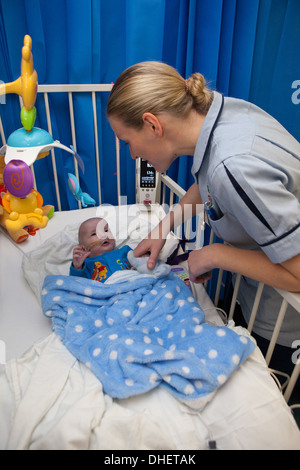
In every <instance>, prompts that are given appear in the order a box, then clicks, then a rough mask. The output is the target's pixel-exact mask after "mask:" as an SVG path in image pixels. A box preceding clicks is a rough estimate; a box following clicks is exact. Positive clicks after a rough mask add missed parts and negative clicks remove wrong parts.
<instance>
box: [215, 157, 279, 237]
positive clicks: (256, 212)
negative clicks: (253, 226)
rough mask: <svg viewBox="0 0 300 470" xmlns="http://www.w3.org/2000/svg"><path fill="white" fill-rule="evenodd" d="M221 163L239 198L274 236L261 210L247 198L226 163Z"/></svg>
mask: <svg viewBox="0 0 300 470" xmlns="http://www.w3.org/2000/svg"><path fill="white" fill-rule="evenodd" d="M223 165H224V168H225V170H226V173H227V176H228V178H229V180H230V181H231V183H232V185H233V187H234V189H235V190H236V192H237V193H238V195H239V196H240V197H241V199H242V200H243V201H244V203H245V204H246V206H247V207H248V208H249V209H250V211H251V212H252V213H253V214H254V215H255V216H256V217H257V218H258V219H259V220H260V221H261V223H262V224H264V226H265V227H267V229H269V230H270V231H271V232H272V233H273V235H275V236H276V234H275V233H274V231H273V230H272V227H270V225H269V224H268V222H267V221H266V219H265V218H264V216H263V215H262V214H261V212H260V211H259V210H258V209H257V207H256V206H255V205H254V203H253V202H252V201H251V199H250V198H249V196H248V195H247V193H246V192H245V191H244V190H243V188H242V187H241V185H240V184H239V183H238V182H237V180H236V179H235V178H234V176H233V175H232V174H231V173H230V171H229V170H228V168H226V165H225V164H224V163H223Z"/></svg>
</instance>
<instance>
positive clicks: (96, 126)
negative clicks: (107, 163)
mask: <svg viewBox="0 0 300 470" xmlns="http://www.w3.org/2000/svg"><path fill="white" fill-rule="evenodd" d="M92 103H93V116H94V134H95V152H96V156H95V158H96V170H97V187H98V198H99V205H100V204H101V203H102V200H101V178H100V159H99V143H98V122H97V104H96V92H95V91H93V92H92Z"/></svg>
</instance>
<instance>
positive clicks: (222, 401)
mask: <svg viewBox="0 0 300 470" xmlns="http://www.w3.org/2000/svg"><path fill="white" fill-rule="evenodd" d="M122 210H125V209H122ZM91 215H93V211H91V210H90V209H88V210H85V211H73V213H70V212H69V213H63V214H56V215H55V216H54V218H53V219H52V220H51V221H50V223H49V225H48V227H47V228H46V229H44V230H42V231H39V232H38V234H37V235H36V237H34V238H32V239H31V240H30V242H29V243H27V244H26V243H25V244H24V245H20V246H16V245H15V244H13V243H12V242H11V241H10V240H9V239H8V238H7V237H6V236H5V235H4V234H3V233H1V234H0V251H1V259H2V263H1V266H0V280H1V283H0V285H1V314H0V340H1V344H2V345H3V344H5V346H6V361H7V363H6V364H5V365H3V366H1V365H0V396H1V401H0V448H2V449H6V448H10V449H28V448H31V449H72V448H73V449H74V448H76V449H126V450H128V449H177V450H179V449H205V448H207V447H208V441H209V440H216V443H217V446H218V448H220V449H300V433H299V430H298V427H297V425H296V423H295V421H294V419H293V417H292V414H291V412H290V410H289V408H288V406H287V405H286V403H285V401H284V398H283V397H282V395H281V393H280V392H279V390H278V389H277V386H276V385H275V382H274V381H273V379H272V378H271V377H270V375H269V373H268V370H267V367H266V364H265V362H264V360H263V358H262V356H261V354H260V352H259V350H257V349H256V351H255V353H254V354H252V355H251V357H250V358H249V359H248V360H247V361H246V362H245V363H244V364H243V365H242V366H241V367H240V368H239V369H238V370H237V372H236V373H235V374H234V375H233V376H232V378H231V379H230V380H229V381H228V382H227V383H226V384H225V385H224V386H223V387H221V388H220V390H219V391H218V393H217V394H216V396H215V397H214V399H213V400H212V401H211V402H210V403H209V404H208V405H207V406H206V407H205V408H204V410H203V411H202V412H201V414H200V413H197V412H196V411H193V410H191V409H190V408H188V407H187V406H185V405H183V404H182V403H179V402H178V401H176V400H175V399H174V398H173V397H172V396H171V395H170V394H168V393H167V392H166V391H164V390H163V389H161V388H156V389H154V390H152V391H151V392H149V393H147V394H145V395H141V396H138V397H134V398H130V399H127V400H112V399H111V398H110V397H108V396H106V395H104V394H103V393H102V388H101V384H100V383H99V381H98V380H97V379H96V378H95V377H94V375H93V374H92V373H91V372H90V371H89V370H88V369H87V368H86V367H85V366H84V365H83V364H80V363H79V362H78V361H76V359H75V358H74V357H73V356H72V355H71V354H70V353H69V352H68V351H67V349H66V348H65V347H64V346H63V345H62V343H61V341H60V340H59V338H58V337H57V336H55V335H54V334H53V333H52V332H51V325H50V323H49V320H48V319H47V318H45V317H44V316H43V315H42V312H41V307H40V304H39V300H38V297H37V295H36V294H35V293H34V290H31V289H30V288H29V285H28V283H27V282H26V280H25V278H24V276H23V272H22V269H21V266H22V263H23V266H24V259H25V260H28V259H29V258H30V256H31V255H30V254H32V253H34V254H36V253H37V252H38V250H39V248H41V246H43V243H44V242H46V241H47V240H48V241H49V239H51V237H52V238H53V237H54V238H56V237H57V235H58V232H59V231H63V232H65V234H67V236H69V229H70V227H71V232H72V231H73V232H74V233H76V232H77V228H76V229H75V227H73V226H72V224H73V223H74V216H75V218H76V223H79V222H80V221H81V220H84V219H85V218H87V217H88V216H91ZM134 217H135V216H134ZM152 217H153V214H152ZM145 221H146V224H145V225H143V224H141V225H142V226H143V229H145V230H148V228H149V226H148V222H149V220H148V215H147V213H145ZM151 223H153V225H156V223H157V219H156V218H155V217H154V219H152V222H151ZM66 227H67V229H66ZM135 228H136V227H132V229H133V231H134V230H135ZM73 229H74V230H73ZM176 243H177V242H176V240H175V242H174V244H176ZM69 248H70V249H71V246H70V247H69ZM170 249H171V248H170ZM42 251H43V250H42ZM58 251H59V250H58ZM23 255H25V257H23ZM165 255H166V253H165ZM67 264H68V263H67ZM67 264H66V265H64V267H63V269H66V266H67ZM25 265H26V263H25ZM29 278H30V280H31V277H30V276H29ZM37 285H38V284H37ZM199 295H200V302H199V303H200V305H201V306H202V308H204V310H206V309H209V310H208V312H209V315H211V314H213V316H212V317H211V320H212V323H216V324H222V322H221V320H220V318H219V317H218V315H217V314H216V313H215V312H214V311H213V310H210V309H211V308H212V307H213V305H212V303H211V301H210V299H209V298H208V296H207V294H206V293H205V291H204V289H203V288H202V286H201V289H200V294H199ZM198 301H199V299H198ZM214 315H215V316H214ZM25 351H27V352H25ZM0 359H1V357H0ZM0 362H1V360H0ZM2 362H5V360H3V355H2ZM29 410H30V412H29ZM162 416H163V420H162V419H161V417H162Z"/></svg>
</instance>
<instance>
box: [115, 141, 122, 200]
mask: <svg viewBox="0 0 300 470" xmlns="http://www.w3.org/2000/svg"><path fill="white" fill-rule="evenodd" d="M115 142H116V164H117V190H118V204H119V205H121V180H120V140H119V139H118V137H116V136H115Z"/></svg>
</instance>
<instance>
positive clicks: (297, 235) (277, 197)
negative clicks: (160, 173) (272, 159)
mask: <svg viewBox="0 0 300 470" xmlns="http://www.w3.org/2000/svg"><path fill="white" fill-rule="evenodd" d="M212 181H213V185H214V193H215V194H216V198H217V201H218V205H219V207H220V209H221V211H222V213H223V214H224V216H225V218H226V216H227V217H228V216H229V217H230V218H231V220H235V221H236V223H237V225H240V226H241V227H242V229H244V230H245V232H247V234H248V235H249V236H250V237H251V238H252V239H253V240H254V241H255V242H256V243H257V244H258V245H259V247H260V248H261V249H262V250H263V251H264V252H265V253H266V255H267V256H268V257H269V258H270V260H271V261H272V262H273V263H281V262H283V261H286V260H288V259H290V258H292V257H294V256H296V255H297V254H299V253H300V203H299V200H298V198H297V196H296V191H295V190H294V193H295V194H293V192H292V191H291V189H290V188H292V187H293V184H294V183H295V182H294V181H293V180H292V177H291V174H289V172H288V171H285V169H283V168H280V167H279V165H278V166H277V167H275V166H271V165H270V164H269V163H267V162H265V161H263V160H262V159H259V158H255V157H253V156H251V155H239V156H238V157H231V158H229V159H227V160H225V161H224V162H222V164H220V165H219V167H218V168H217V169H216V171H215V174H214V178H213V180H212ZM298 196H299V195H298ZM232 229H233V230H234V227H233V228H232Z"/></svg>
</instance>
